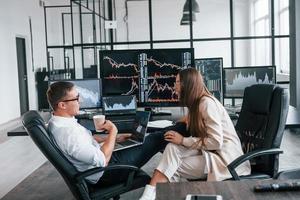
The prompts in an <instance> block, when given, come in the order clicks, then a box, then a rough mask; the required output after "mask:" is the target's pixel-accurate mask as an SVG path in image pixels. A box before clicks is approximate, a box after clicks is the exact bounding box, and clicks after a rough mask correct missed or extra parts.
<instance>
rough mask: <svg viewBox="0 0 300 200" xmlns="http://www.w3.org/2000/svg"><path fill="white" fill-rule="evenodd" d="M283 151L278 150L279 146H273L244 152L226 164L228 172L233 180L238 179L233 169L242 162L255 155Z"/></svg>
mask: <svg viewBox="0 0 300 200" xmlns="http://www.w3.org/2000/svg"><path fill="white" fill-rule="evenodd" d="M281 153H283V151H282V150H280V149H279V148H273V149H262V150H256V151H252V152H249V153H246V154H244V155H242V156H240V157H238V158H237V159H235V160H234V161H232V162H231V163H230V164H229V165H228V166H227V168H228V170H229V172H230V174H231V175H232V178H233V179H234V180H240V177H239V175H238V174H237V172H236V171H235V169H236V168H237V167H238V166H239V165H240V164H242V163H243V162H245V161H247V160H250V159H252V158H255V157H259V156H264V155H269V154H275V155H276V154H281Z"/></svg>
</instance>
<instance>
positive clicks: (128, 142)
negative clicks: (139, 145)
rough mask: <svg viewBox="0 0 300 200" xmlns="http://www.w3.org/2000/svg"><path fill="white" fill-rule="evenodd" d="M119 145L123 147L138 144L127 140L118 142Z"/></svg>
mask: <svg viewBox="0 0 300 200" xmlns="http://www.w3.org/2000/svg"><path fill="white" fill-rule="evenodd" d="M118 144H120V145H122V146H128V145H132V144H136V142H134V141H132V140H125V141H123V142H118Z"/></svg>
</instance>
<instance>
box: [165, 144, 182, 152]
mask: <svg viewBox="0 0 300 200" xmlns="http://www.w3.org/2000/svg"><path fill="white" fill-rule="evenodd" d="M165 151H167V152H177V151H179V146H178V145H177V144H173V143H169V144H167V146H166V148H165Z"/></svg>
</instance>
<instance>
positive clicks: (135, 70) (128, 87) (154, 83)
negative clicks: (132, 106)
mask: <svg viewBox="0 0 300 200" xmlns="http://www.w3.org/2000/svg"><path fill="white" fill-rule="evenodd" d="M193 58H194V50H193V49H151V50H150V49H147V50H146V49H144V50H141V49H139V50H118V51H100V72H101V73H100V74H101V78H102V81H103V84H102V85H103V88H102V89H103V95H136V97H137V101H138V104H139V106H175V105H178V96H177V95H176V94H175V80H176V75H177V73H178V72H179V70H180V69H184V68H188V67H191V66H193V64H194V63H193V60H194V59H193Z"/></svg>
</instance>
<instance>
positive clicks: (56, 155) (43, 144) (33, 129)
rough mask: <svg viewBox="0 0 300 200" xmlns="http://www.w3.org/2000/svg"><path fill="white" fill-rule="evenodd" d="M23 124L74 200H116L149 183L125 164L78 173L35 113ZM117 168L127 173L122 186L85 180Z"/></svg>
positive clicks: (31, 113) (146, 178)
mask: <svg viewBox="0 0 300 200" xmlns="http://www.w3.org/2000/svg"><path fill="white" fill-rule="evenodd" d="M23 125H24V127H25V129H26V131H27V133H28V134H29V135H30V137H31V138H32V140H33V141H34V143H35V144H36V145H37V146H38V147H39V149H40V150H41V151H42V153H43V154H44V155H45V156H46V157H47V159H48V160H49V161H50V162H51V163H52V164H53V165H54V167H55V168H56V169H57V170H58V172H59V173H60V174H61V175H62V177H63V179H64V180H65V182H66V183H67V185H68V187H69V189H70V190H71V192H72V193H73V195H74V197H75V198H76V199H84V200H90V199H110V198H113V199H119V198H120V196H119V195H120V194H122V193H125V192H128V191H130V190H134V189H137V188H140V187H143V186H145V185H146V184H147V183H149V181H150V177H149V176H148V175H147V174H146V173H145V172H143V171H142V170H140V169H138V168H137V167H134V166H129V165H111V166H107V167H97V168H93V169H90V170H87V171H84V172H79V171H77V169H76V168H75V167H74V166H73V165H72V164H71V163H70V162H69V161H68V160H67V158H66V157H65V156H64V155H63V154H62V152H61V151H60V150H59V149H58V148H57V147H56V145H55V143H53V142H52V140H51V138H50V137H49V132H48V130H47V128H46V127H45V122H44V120H43V119H42V118H41V116H40V115H39V113H38V112H37V111H28V112H27V113H25V114H24V116H23ZM121 169H127V170H130V173H129V175H128V179H127V181H126V182H123V183H119V184H116V185H111V186H105V187H96V186H94V185H93V184H89V183H88V182H87V181H86V180H85V178H86V177H87V176H89V175H92V174H95V173H99V172H101V171H104V172H105V171H108V170H121Z"/></svg>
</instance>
